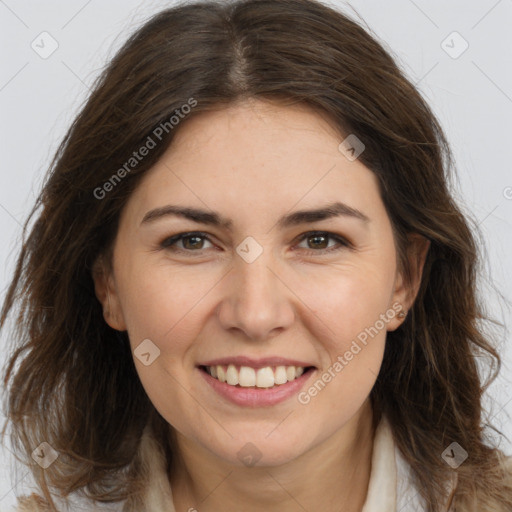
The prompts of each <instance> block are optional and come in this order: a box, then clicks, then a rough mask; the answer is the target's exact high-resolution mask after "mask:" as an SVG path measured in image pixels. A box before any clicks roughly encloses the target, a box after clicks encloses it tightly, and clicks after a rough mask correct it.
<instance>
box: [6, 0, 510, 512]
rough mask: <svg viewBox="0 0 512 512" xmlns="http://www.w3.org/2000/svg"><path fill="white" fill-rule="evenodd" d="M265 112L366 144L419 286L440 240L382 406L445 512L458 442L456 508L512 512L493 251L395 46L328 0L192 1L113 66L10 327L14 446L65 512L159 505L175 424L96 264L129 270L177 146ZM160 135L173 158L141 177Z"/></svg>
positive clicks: (32, 245)
mask: <svg viewBox="0 0 512 512" xmlns="http://www.w3.org/2000/svg"><path fill="white" fill-rule="evenodd" d="M247 98H258V99H261V100H265V101H271V102H272V101H273V102H279V103H280V104H284V105H291V104H297V103H301V104H305V105H308V106H310V107H311V108H313V109H315V110H316V111H318V112H319V113H321V114H322V115H323V116H325V117H326V118H328V119H329V120H330V121H332V122H333V123H334V125H335V126H336V127H337V128H338V129H339V132H340V142H341V140H342V137H344V136H346V135H347V134H351V133H353V134H356V135H357V137H358V138H359V139H361V140H362V141H363V142H364V144H365V146H366V147H365V151H364V152H363V153H362V154H361V155H360V157H359V158H360V160H361V161H362V163H364V164H365V165H366V166H367V167H368V168H369V169H371V170H372V171H373V172H374V173H375V175H376V176H377V178H378V182H379V187H380V192H381V195H382V199H383V201H384V204H385V206H386V209H387V213H388V215H389V217H390V219H391V223H392V226H393V231H394V236H395V241H396V246H397V250H398V255H399V261H400V263H401V266H402V268H403V270H404V272H405V276H406V278H407V279H410V278H411V276H410V272H408V270H409V269H408V263H407V258H406V257H405V255H406V253H407V247H408V246H407V240H408V238H407V236H408V234H410V233H419V234H420V235H422V236H424V237H426V238H427V239H428V240H430V244H431V245H430V250H429V252H428V256H427V260H426V263H425V268H424V274H423V279H422V284H421V288H420V291H419V294H418V296H417V299H416V301H415V303H414V306H413V308H412V310H411V311H410V314H409V315H408V317H407V319H406V321H405V323H404V324H403V325H402V326H401V328H399V329H398V330H396V331H394V332H390V333H389V334H388V339H387V342H386V349H385V354H384V360H383V364H382V368H381V371H380V374H379V376H378V379H377V382H376V384H375V386H374V388H373V390H372V392H371V399H372V404H373V407H374V409H375V411H376V412H378V413H379V414H380V413H383V414H385V415H386V416H387V417H388V418H389V420H390V424H391V427H392V430H393V434H394V438H395V440H396V443H397V445H398V447H399V449H400V450H401V453H402V454H403V455H404V457H405V459H406V460H407V461H408V462H409V464H410V465H411V466H412V469H413V473H414V476H415V478H416V481H417V484H418V489H419V490H420V492H421V495H422V496H423V497H424V498H425V500H426V502H427V503H428V510H429V512H438V511H440V510H441V507H440V505H439V503H441V502H443V501H444V499H445V498H446V496H445V493H446V489H445V482H446V480H447V479H449V478H450V477H451V475H452V474H453V470H452V469H451V468H450V467H449V466H448V465H447V464H446V462H445V461H444V460H443V458H442V457H441V454H442V453H443V451H444V450H445V448H446V447H447V446H449V445H450V444H451V443H452V442H457V443H458V444H459V445H461V446H462V447H464V448H465V450H466V451H467V452H468V458H467V460H466V461H465V462H464V463H463V464H462V465H460V466H459V467H458V469H457V470H456V472H457V475H458V486H457V489H456V493H455V496H454V497H453V501H454V503H455V504H457V505H460V507H462V508H457V510H473V508H471V507H473V506H474V507H476V508H478V510H485V509H487V507H488V506H489V507H491V506H495V507H498V506H501V507H503V510H512V485H511V484H510V483H507V482H506V480H505V473H504V470H503V468H502V465H501V464H500V460H501V453H500V452H499V451H498V450H497V449H495V448H493V447H491V446H488V445H487V444H486V442H485V436H484V431H483V417H482V416H483V414H482V406H481V400H482V394H483V392H484V390H485V388H486V385H487V384H488V382H490V381H491V380H492V379H493V378H494V377H495V375H496V373H497V371H498V369H499V363H500V359H499V356H498V354H497V352H496V350H495V349H494V348H493V345H492V343H491V341H490V340H489V338H488V336H486V335H485V334H484V332H483V331H482V328H481V320H482V319H483V318H484V315H483V313H482V310H481V307H480V305H479V303H478V301H477V296H476V285H475V280H476V275H477V274H476V270H477V262H478V259H477V256H478V252H477V244H476V241H475V240H476V239H475V236H474V235H473V234H472V230H471V229H470V221H469V220H468V219H466V218H465V217H464V216H463V214H462V213H461V211H460V209H459V207H458V206H457V205H456V204H455V202H454V201H453V199H452V197H451V195H450V193H449V190H448V181H449V176H450V172H451V170H452V168H453V164H452V161H453V160H452V157H451V153H450V148H449V146H448V143H447V141H446V138H445V136H444V134H443V131H442V129H441V127H440V125H439V124H438V121H437V120H436V118H435V117H434V115H433V113H432V111H431V110H430V108H429V107H428V105H427V104H426V102H425V101H424V100H423V98H422V97H421V95H420V94H419V93H418V91H417V90H416V89H415V87H414V86H413V85H412V84H411V82H410V81H409V80H408V79H407V78H406V77H405V76H404V74H403V73H402V72H401V71H400V69H399V68H398V66H397V65H396V63H395V62H394V61H393V59H392V57H391V56H390V55H389V54H388V53H387V52H386V51H385V50H384V49H383V47H382V46H381V45H380V44H379V43H378V42H377V41H376V40H375V39H374V38H373V37H371V36H370V35H369V34H368V33H367V32H366V31H365V30H364V29H363V28H361V27H360V26H359V25H358V24H357V23H355V22H354V21H352V20H351V19H350V18H348V17H346V16H345V15H343V14H342V13H340V12H337V11H336V10H333V9H332V8H330V7H328V6H326V5H323V4H321V3H320V2H317V1H312V0H242V1H228V2H226V1H223V2H214V1H211V2H210V1H204V2H193V3H190V2H185V3H183V4H181V5H179V6H176V7H173V8H170V9H167V10H165V11H163V12H161V13H159V14H157V15H156V16H154V17H153V18H152V19H150V20H149V21H148V22H147V23H145V24H144V25H143V26H142V28H140V29H139V30H138V31H137V32H136V33H135V34H133V35H132V36H131V37H130V38H129V40H128V41H127V42H126V44H125V45H124V46H123V47H122V48H121V50H120V51H119V52H118V53H117V55H116V56H115V57H114V58H113V60H112V61H111V63H110V64H109V65H108V67H107V68H106V69H105V71H104V72H103V73H102V75H101V76H100V77H99V79H98V80H97V83H96V84H95V86H94V89H93V92H92V93H91V95H90V97H89V100H88V101H87V103H86V104H85V106H84V108H83V110H82V111H81V113H80V114H79V115H78V116H77V118H76V119H75V121H74V122H73V124H72V126H71V128H70V129H69V131H68V133H67V134H66V136H65V138H64V140H63V142H62V144H61V145H60V147H59V149H58V151H57V154H56V155H55V158H54V160H53V162H52V165H51V168H50V170H49V173H48V175H47V178H46V181H45V183H44V186H43V189H42V192H41V194H40V196H39V198H38V200H37V203H36V205H35V206H34V209H33V210H32V212H31V214H30V217H29V219H28V220H27V222H26V224H25V229H24V234H23V245H22V249H21V253H20V255H19V259H18V261H17V266H16V270H15V275H14V277H13V280H12V283H11V285H10V288H9V290H8V293H7V296H6V299H5V303H4V305H3V309H2V313H1V318H0V326H1V327H2V328H3V327H5V325H6V320H7V318H8V315H9V313H10V311H11V310H13V308H14V306H16V305H18V306H19V311H18V314H17V316H16V321H15V328H14V330H13V339H14V340H15V348H14V351H13V353H12V355H11V357H10V360H9V361H8V364H7V365H6V367H5V370H4V372H5V374H4V383H5V386H6V389H7V390H8V393H7V399H6V405H5V408H6V414H7V415H8V422H7V423H9V424H11V425H12V427H13V428H12V430H13V434H12V438H13V447H14V448H15V450H16V452H17V454H18V456H19V457H20V459H21V460H23V461H24V463H25V464H27V465H28V466H30V468H31V469H32V472H33V475H34V478H35V479H36V482H37V485H38V486H39V488H40V489H41V492H42V493H43V494H44V496H45V497H46V499H47V500H48V501H49V502H51V503H53V502H52V501H51V495H50V492H58V493H59V494H61V495H63V496H67V495H69V494H70V493H72V492H74V491H79V492H80V493H83V494H85V495H86V496H89V497H91V498H92V499H96V500H100V501H117V500H123V499H127V498H128V497H130V496H132V497H133V496H135V495H136V494H137V493H138V492H139V491H140V488H141V485H142V484H141V481H140V475H141V468H140V461H139V460H138V459H137V456H136V453H137V448H138V445H139V442H140V439H141V434H142V430H143V428H144V426H145V424H146V422H147V421H148V418H152V420H151V421H153V422H154V423H155V425H156V427H155V428H156V430H157V431H158V429H160V431H163V430H165V428H166V427H167V425H166V423H165V420H164V419H163V418H162V417H161V416H160V415H158V414H157V413H156V411H155V409H154V407H153V405H152V404H151V402H150V401H149V399H148V397H147V395H146V393H145V392H144V389H143V388H142V385H141V383H140V381H139V378H138V376H137V373H136V371H135V366H134V363H133V357H132V354H131V351H130V348H129V343H128V339H127V335H126V332H117V331H115V330H113V329H112V328H110V327H109V326H108V325H107V324H106V323H105V321H104V319H103V314H102V308H101V305H100V303H99V301H98V300H97V298H96V296H95V293H94V286H93V281H92V276H91V272H92V268H93V263H94V262H95V260H96V259H97V258H98V256H99V255H105V256H106V257H107V259H108V258H109V257H110V249H111V248H112V242H113V240H114V238H115V236H116V231H117V226H118V220H119V215H120V212H121V210H122V209H123V206H124V204H125V203H126V201H127V199H128V197H129V196H130V194H131V193H132V192H133V190H134V189H135V188H136V187H137V184H138V183H139V181H140V179H141V178H142V177H143V176H144V174H145V173H146V172H147V171H148V169H150V168H151V167H152V166H153V165H154V164H155V163H156V162H157V160H158V159H159V158H160V157H161V156H162V154H163V152H164V151H165V150H166V149H167V147H168V146H169V145H170V144H171V143H172V140H173V138H174V135H175V133H176V132H177V131H178V130H179V129H180V128H181V127H182V126H183V125H184V124H185V123H186V122H187V121H188V120H189V119H191V118H192V117H194V116H197V115H200V114H201V112H205V111H208V110H213V109H220V108H223V107H225V106H226V105H228V104H230V103H232V102H234V101H243V100H244V99H247ZM194 102H195V104H194V105H193V103H194ZM184 105H190V106H191V105H193V108H189V109H185V108H184ZM173 116H178V117H180V120H179V122H178V123H175V122H174V121H171V118H172V117H173ZM156 134H159V135H158V136H157V135H156ZM148 137H151V138H152V139H153V141H154V142H155V145H154V147H152V148H151V150H150V151H149V153H148V154H147V155H146V156H145V157H144V158H141V159H140V160H138V159H137V161H136V162H135V161H132V160H131V158H132V156H133V152H134V151H136V150H137V149H138V148H140V147H142V146H143V145H145V144H146V145H147V141H148ZM127 163H128V164H127ZM121 169H124V172H123V171H122V170H121ZM115 176H117V178H116V177H115ZM108 184H109V185H108ZM32 220H34V222H33V225H31V226H30V223H31V222H32ZM29 226H30V228H29ZM479 356H485V357H487V359H488V363H489V364H488V368H489V369H490V372H489V378H488V379H484V376H483V375H481V374H480V369H479V368H478V365H477V357H478V359H481V358H480V357H479ZM7 423H6V426H7ZM4 430H5V427H4ZM42 440H45V441H46V442H48V443H49V444H50V445H51V446H52V447H53V448H54V449H55V450H57V451H58V452H59V453H60V456H59V458H58V459H57V460H56V461H55V462H54V463H53V464H52V465H51V466H50V467H49V468H48V469H46V470H44V471H43V470H42V469H41V468H39V467H38V466H37V465H36V464H34V462H33V461H32V459H31V457H30V454H31V452H32V451H33V450H34V448H35V447H36V446H38V445H39V444H40V443H41V441H42ZM170 455H171V454H169V456H170ZM471 504H476V505H471ZM476 508H475V510H476Z"/></svg>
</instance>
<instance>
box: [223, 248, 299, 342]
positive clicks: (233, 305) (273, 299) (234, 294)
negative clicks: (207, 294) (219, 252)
mask: <svg viewBox="0 0 512 512" xmlns="http://www.w3.org/2000/svg"><path fill="white" fill-rule="evenodd" d="M275 263H276V262H275V261H274V258H273V255H272V254H271V251H270V250H265V251H263V252H262V253H261V254H260V255H259V256H258V257H257V258H256V259H255V260H254V261H252V262H248V261H246V260H244V258H243V257H238V256H237V257H236V259H235V261H234V266H233V269H232V271H231V272H230V280H229V287H228V288H229V289H228V291H227V294H226V296H225V297H224V301H223V303H222V307H221V310H220V319H221V322H222V324H223V327H224V328H225V329H238V330H241V331H243V332H244V333H245V335H246V336H247V337H249V338H251V339H264V338H266V337H267V336H269V335H270V334H271V333H272V331H274V330H279V329H283V328H286V327H288V326H289V325H290V324H291V323H292V322H293V318H294V312H293V306H292V304H291V302H290V300H289V296H288V293H287V288H286V286H284V284H283V283H282V282H281V279H280V277H279V272H278V271H277V270H275V268H276V267H277V265H276V264H275Z"/></svg>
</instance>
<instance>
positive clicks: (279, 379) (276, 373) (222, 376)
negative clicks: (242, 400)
mask: <svg viewBox="0 0 512 512" xmlns="http://www.w3.org/2000/svg"><path fill="white" fill-rule="evenodd" d="M206 370H207V372H208V373H209V374H210V375H211V376H212V377H214V378H215V379H217V380H219V381H220V382H226V383H227V384H229V385H230V386H237V385H239V386H241V387H244V388H251V387H257V388H271V387H273V386H280V385H282V384H286V383H287V382H291V381H292V380H295V379H297V378H299V377H300V376H301V375H302V374H303V373H304V368H303V367H301V366H277V367H271V366H266V367H264V368H258V369H254V368H251V367H250V366H240V367H239V368H238V367H236V366H235V365H234V364H230V365H228V366H227V367H226V366H221V365H217V366H207V367H206Z"/></svg>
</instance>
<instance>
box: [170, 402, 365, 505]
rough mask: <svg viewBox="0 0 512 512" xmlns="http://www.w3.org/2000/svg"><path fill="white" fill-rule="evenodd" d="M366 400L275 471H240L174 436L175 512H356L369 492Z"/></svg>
mask: <svg viewBox="0 0 512 512" xmlns="http://www.w3.org/2000/svg"><path fill="white" fill-rule="evenodd" d="M372 419H373V415H372V409H371V405H370V402H369V401H367V402H366V403H365V404H364V405H363V407H361V409H360V410H359V411H358V413H357V414H356V415H355V416H354V417H353V418H352V419H351V420H350V421H349V422H348V423H347V424H346V425H344V426H343V427H342V428H341V429H340V430H338V431H337V432H335V433H334V434H333V435H332V436H331V437H329V438H327V439H325V440H324V441H322V442H320V443H319V444H317V445H315V446H314V447H312V448H311V449H310V450H308V451H307V452H305V453H303V454H302V455H301V456H299V457H297V458H296V459H294V460H292V461H290V462H288V463H286V464H282V465H280V466H269V467H256V466H255V467H250V468H247V467H240V466H235V465H232V464H229V463H228V462H226V461H225V460H222V459H220V458H218V457H216V456H213V455H211V453H207V452H206V451H203V450H199V449H198V448H197V445H196V444H195V443H194V442H193V441H191V440H190V439H186V438H184V437H183V436H181V435H180V434H178V433H174V435H173V436H172V437H173V443H172V444H173V445H174V453H177V454H178V456H177V457H176V459H175V463H174V465H173V468H172V470H171V477H170V481H171V487H172V490H173V500H174V505H175V508H176V510H194V508H195V509H197V510H198V511H200V512H214V511H218V510H223V511H224V512H235V511H237V512H238V511H239V510H240V504H241V503H243V505H244V507H243V508H244V511H245V512H256V511H258V512H259V511H261V510H262V509H264V510H265V512H277V511H279V512H292V511H293V512H296V511H297V510H339V511H342V512H360V511H361V509H362V507H363V505H364V502H365V499H366V494H367V490H368V482H369V479H370V469H371V457H372V450H373V436H374V429H373V426H372Z"/></svg>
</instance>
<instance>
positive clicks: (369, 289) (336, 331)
mask: <svg viewBox="0 0 512 512" xmlns="http://www.w3.org/2000/svg"><path fill="white" fill-rule="evenodd" d="M296 283H297V286H296V290H297V295H298V296H300V297H301V298H303V300H304V303H305V304H306V305H307V306H308V307H309V309H310V313H309V315H308V316H307V318H308V319H309V328H310V330H311V332H315V333H317V334H320V335H321V337H322V339H323V342H324V344H327V345H328V346H329V352H330V355H331V357H333V356H334V354H340V353H343V352H345V350H347V349H348V347H349V346H350V344H351V342H352V340H354V339H357V338H358V336H359V337H360V338H361V339H364V333H365V332H366V333H367V332H368V330H371V332H372V334H373V336H372V337H376V335H375V330H374V329H373V328H374V327H375V326H376V328H377V330H378V331H379V332H380V331H382V334H385V331H386V329H385V327H386V324H387V322H386V321H384V324H383V321H382V320H381V319H382V317H381V315H387V317H389V319H388V321H389V320H391V319H392V318H393V317H394V311H389V309H390V306H389V302H390V297H391V296H392V293H393V283H394V269H393V268H392V267H391V265H385V264H366V265H364V264H357V265H348V264H347V265H343V266H339V267H337V268H325V269H321V270H319V271H316V272H315V273H314V276H313V275H306V274H304V275H302V276H301V279H297V280H296Z"/></svg>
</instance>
